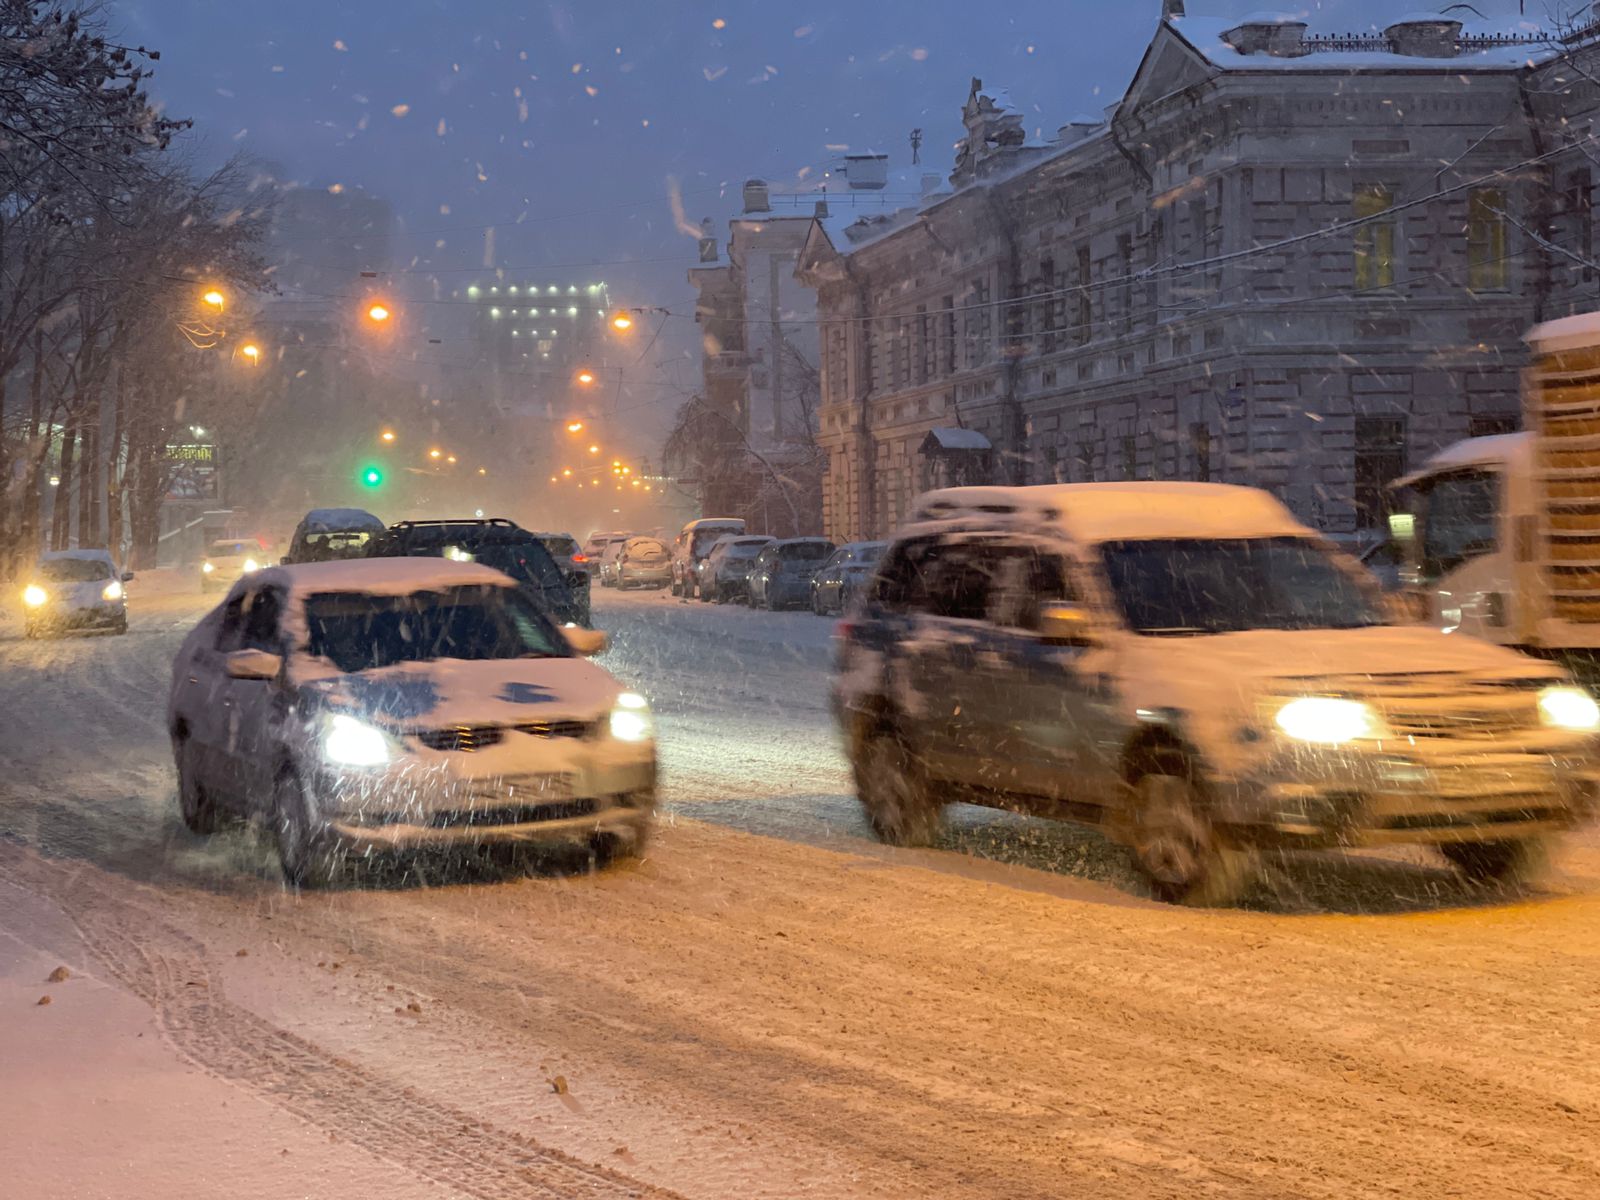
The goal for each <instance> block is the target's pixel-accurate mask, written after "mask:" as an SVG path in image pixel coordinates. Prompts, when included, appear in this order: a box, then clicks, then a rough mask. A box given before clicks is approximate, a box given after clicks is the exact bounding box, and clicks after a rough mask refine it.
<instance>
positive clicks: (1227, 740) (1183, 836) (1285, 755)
mask: <svg viewBox="0 0 1600 1200" xmlns="http://www.w3.org/2000/svg"><path fill="white" fill-rule="evenodd" d="M1388 611H1389V610H1388V608H1387V605H1386V602H1385V598H1384V596H1383V594H1382V592H1381V591H1380V590H1379V588H1378V587H1377V586H1376V584H1375V583H1374V581H1373V580H1372V579H1371V578H1370V577H1369V576H1368V575H1367V574H1366V573H1365V572H1363V571H1362V570H1361V569H1360V567H1359V565H1358V564H1357V563H1356V562H1355V561H1354V560H1353V559H1351V558H1349V557H1348V556H1346V555H1343V554H1340V553H1337V552H1336V551H1334V550H1333V548H1332V547H1331V546H1330V544H1329V543H1328V542H1326V541H1325V540H1323V539H1321V538H1319V537H1318V536H1317V535H1315V534H1314V533H1313V532H1312V531H1311V530H1309V529H1307V528H1305V527H1304V526H1302V525H1301V524H1300V523H1299V522H1298V521H1296V520H1295V518H1294V517H1293V516H1292V515H1291V514H1290V513H1289V511H1288V510H1287V509H1285V508H1284V507H1283V506H1282V505H1281V504H1280V503H1279V502H1278V501H1277V500H1276V499H1274V498H1273V497H1272V496H1270V495H1269V494H1267V493H1266V492H1262V491H1257V490H1255V489H1253V488H1241V487H1233V486H1228V485H1223V484H1201V483H1121V484H1077V485H1057V486H1046V487H1028V488H1003V487H983V488H977V487H974V488H953V489H948V490H944V491H936V492H932V493H929V494H928V495H926V496H924V497H922V498H921V500H920V501H919V502H918V504H917V507H916V509H915V512H914V515H913V516H912V518H911V525H910V526H909V527H908V529H907V530H906V531H905V532H904V533H902V534H901V535H900V536H898V537H897V538H896V539H895V540H894V541H893V543H892V544H891V545H890V547H889V549H888V550H887V551H886V553H885V554H884V556H883V558H882V560H881V562H880V563H879V566H878V570H877V572H876V574H875V576H874V577H873V579H872V582H871V585H870V591H869V594H868V595H867V597H866V599H865V603H864V604H863V605H862V606H861V607H860V608H859V609H858V610H857V611H856V612H855V613H854V614H853V615H852V616H851V617H850V618H849V619H847V620H846V621H845V622H843V623H842V624H841V638H840V642H839V655H838V663H837V666H838V672H837V676H836V678H835V682H834V686H833V703H834V709H835V713H836V715H837V717H838V719H839V721H840V723H841V725H842V728H843V732H844V734H845V739H846V745H847V752H848V755H849V757H850V760H851V762H852V764H853V766H854V769H855V778H856V787H857V792H858V794H859V796H860V799H861V803H862V805H863V807H864V808H865V810H866V814H867V817H868V820H869V821H870V822H871V824H872V827H873V828H874V829H875V830H876V831H877V833H878V834H879V836H880V837H882V838H884V839H885V840H887V841H891V842H897V843H919V842H925V841H927V840H928V839H929V838H931V837H933V836H934V835H935V833H936V832H937V830H938V828H939V825H940V821H941V812H942V809H943V807H944V805H945V804H946V803H947V802H949V801H952V800H962V801H970V802H973V803H978V804H989V805H996V806H999V807H1004V808H1008V809H1015V810H1018V811H1023V812H1030V813H1034V814H1039V815H1046V816H1071V817H1073V818H1074V819H1081V820H1084V821H1088V822H1091V823H1095V824H1100V825H1103V826H1104V827H1105V828H1106V829H1107V830H1108V831H1109V832H1110V833H1111V835H1112V836H1113V837H1116V838H1118V839H1120V840H1122V841H1124V842H1126V843H1127V844H1128V845H1129V846H1130V847H1131V848H1132V851H1133V856H1134V860H1135V862H1136V863H1137V864H1138V866H1139V867H1140V869H1141V870H1142V871H1143V872H1144V874H1145V876H1146V877H1147V878H1148V879H1149V881H1150V884H1151V887H1152V889H1153V890H1154V891H1155V892H1156V893H1157V894H1158V895H1160V896H1162V897H1164V898H1166V899H1169V900H1175V901H1185V902H1222V901H1226V900H1228V899H1229V898H1231V897H1233V896H1234V895H1236V894H1237V892H1238V890H1239V889H1240V888H1241V887H1242V886H1243V885H1244V883H1245V882H1246V881H1247V880H1248V879H1249V877H1250V873H1251V866H1252V863H1253V857H1254V854H1255V852H1256V851H1257V850H1259V849H1262V848H1272V849H1277V850H1290V849H1317V848H1330V847H1349V846H1371V845H1389V844H1394V843H1406V842H1411V843H1418V842H1422V843H1431V844H1434V845H1436V846H1437V847H1438V849H1439V851H1440V853H1441V854H1442V855H1443V857H1444V858H1445V859H1446V860H1447V861H1448V862H1450V863H1453V864H1454V865H1455V866H1456V867H1457V868H1459V869H1460V870H1461V871H1463V872H1464V873H1466V874H1467V875H1468V876H1471V877H1473V878H1476V879H1486V880H1487V879H1502V878H1508V877H1516V876H1519V875H1521V874H1523V873H1525V872H1527V871H1529V870H1531V869H1533V868H1534V867H1535V866H1536V864H1537V863H1538V861H1539V859H1540V857H1541V851H1542V848H1543V845H1544V843H1545V842H1546V840H1547V839H1548V838H1549V837H1550V836H1551V835H1552V834H1553V833H1554V832H1555V831H1557V830H1561V829H1564V828H1567V827H1568V826H1570V825H1572V824H1573V823H1574V822H1577V821H1579V820H1581V819H1583V818H1584V817H1585V816H1586V815H1587V814H1588V813H1590V812H1591V811H1592V809H1593V807H1594V805H1595V798H1596V795H1597V790H1600V771H1597V769H1596V761H1597V760H1596V749H1597V739H1596V732H1597V730H1600V706H1597V705H1596V703H1595V701H1594V700H1593V699H1592V698H1591V697H1590V696H1589V694H1588V693H1587V692H1585V691H1583V690H1582V689H1580V688H1578V687H1576V686H1575V685H1574V684H1573V682H1572V681H1571V679H1569V678H1568V677H1567V676H1566V675H1565V674H1564V673H1563V672H1562V671H1561V670H1560V669H1559V668H1558V667H1556V666H1555V665H1554V664H1551V663H1548V662H1543V661H1539V660H1535V659H1532V658H1528V657H1524V656H1523V655H1520V654H1517V653H1515V652H1512V651H1510V650H1506V649H1503V648H1500V647H1496V646H1491V645H1488V644H1486V643H1484V642H1480V641H1476V640H1474V639H1472V638H1469V637H1466V636H1464V635H1459V634H1458V635H1452V636H1450V637H1444V636H1441V635H1440V634H1439V633H1438V631H1437V630H1431V629H1426V628H1422V627H1420V626H1396V625H1391V624H1390V623H1389V616H1388Z"/></svg>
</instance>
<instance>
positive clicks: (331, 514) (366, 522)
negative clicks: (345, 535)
mask: <svg viewBox="0 0 1600 1200" xmlns="http://www.w3.org/2000/svg"><path fill="white" fill-rule="evenodd" d="M300 524H301V525H302V526H304V527H305V530H306V532H307V533H328V532H331V531H334V530H344V529H384V528H386V526H385V525H384V523H383V522H382V521H380V520H379V519H378V518H377V517H375V516H373V515H372V514H371V513H369V512H368V511H367V510H366V509H364V508H313V509H312V510H311V511H310V512H308V513H307V514H306V515H305V516H304V517H303V518H302V519H301V521H300Z"/></svg>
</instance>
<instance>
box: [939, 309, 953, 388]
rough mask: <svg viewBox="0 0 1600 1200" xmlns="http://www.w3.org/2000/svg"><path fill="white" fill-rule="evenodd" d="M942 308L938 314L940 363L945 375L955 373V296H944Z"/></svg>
mask: <svg viewBox="0 0 1600 1200" xmlns="http://www.w3.org/2000/svg"><path fill="white" fill-rule="evenodd" d="M942 303H943V306H944V310H943V311H942V312H941V313H940V314H939V324H940V330H939V341H940V343H941V347H942V348H941V350H940V355H939V359H940V365H941V366H942V367H943V369H944V373H945V374H946V375H954V374H955V373H956V298H955V297H954V296H946V297H945V298H944V300H943V302H942Z"/></svg>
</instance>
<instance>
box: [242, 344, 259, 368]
mask: <svg viewBox="0 0 1600 1200" xmlns="http://www.w3.org/2000/svg"><path fill="white" fill-rule="evenodd" d="M239 353H240V354H242V355H244V356H245V358H247V359H248V360H249V362H250V365H251V366H252V367H253V366H255V365H256V364H257V363H258V362H260V361H261V347H260V346H258V345H256V344H255V343H254V342H246V343H245V344H244V345H242V346H240V347H239Z"/></svg>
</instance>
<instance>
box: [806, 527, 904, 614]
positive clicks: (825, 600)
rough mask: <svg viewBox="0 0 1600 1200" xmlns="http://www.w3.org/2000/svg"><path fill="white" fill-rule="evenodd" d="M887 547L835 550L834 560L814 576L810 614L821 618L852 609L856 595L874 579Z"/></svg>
mask: <svg viewBox="0 0 1600 1200" xmlns="http://www.w3.org/2000/svg"><path fill="white" fill-rule="evenodd" d="M886 545H888V543H887V542H850V543H847V544H846V545H843V546H840V547H839V548H838V549H837V550H835V551H834V552H833V557H831V558H830V559H828V561H827V562H825V563H823V564H822V566H820V567H818V568H817V573H816V574H815V575H813V576H812V577H811V611H812V612H814V613H816V614H817V615H818V616H819V617H821V616H826V615H827V614H828V613H834V612H837V613H842V612H844V611H845V609H847V608H849V607H850V604H851V602H852V601H853V600H854V599H855V595H856V592H857V591H858V590H859V589H860V588H861V586H862V585H863V584H865V583H866V582H867V580H869V579H871V578H872V569H873V568H874V567H876V566H877V565H878V559H879V558H881V557H882V556H883V550H884V547H885V546H886Z"/></svg>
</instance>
